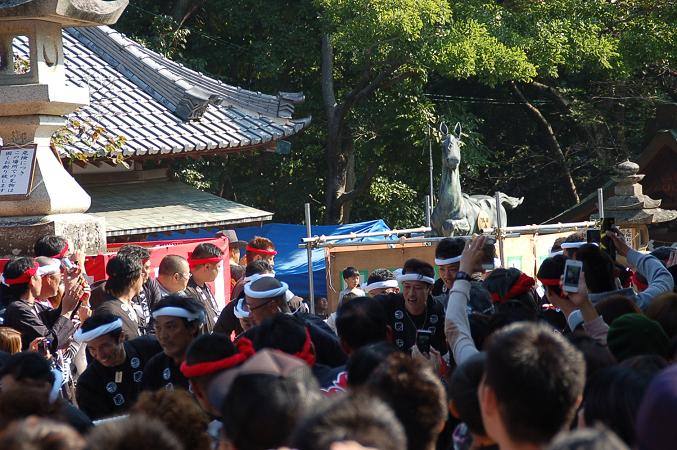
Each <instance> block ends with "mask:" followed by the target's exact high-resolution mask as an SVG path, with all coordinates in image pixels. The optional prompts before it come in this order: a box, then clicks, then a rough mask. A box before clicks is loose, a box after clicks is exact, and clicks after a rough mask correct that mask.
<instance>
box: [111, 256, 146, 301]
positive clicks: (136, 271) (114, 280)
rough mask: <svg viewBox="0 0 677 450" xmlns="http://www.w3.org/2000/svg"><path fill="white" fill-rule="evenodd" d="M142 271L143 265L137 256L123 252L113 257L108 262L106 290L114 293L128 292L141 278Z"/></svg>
mask: <svg viewBox="0 0 677 450" xmlns="http://www.w3.org/2000/svg"><path fill="white" fill-rule="evenodd" d="M142 271H143V266H142V264H141V260H140V259H139V258H138V257H137V256H132V255H131V254H124V253H123V254H122V255H120V254H118V255H116V256H114V257H112V258H111V259H110V260H108V264H106V274H108V279H107V280H106V290H107V291H108V292H109V293H111V294H113V295H118V294H122V293H124V292H126V291H127V290H128V289H129V288H131V287H132V286H133V285H134V283H136V281H137V280H138V279H139V278H141V273H142Z"/></svg>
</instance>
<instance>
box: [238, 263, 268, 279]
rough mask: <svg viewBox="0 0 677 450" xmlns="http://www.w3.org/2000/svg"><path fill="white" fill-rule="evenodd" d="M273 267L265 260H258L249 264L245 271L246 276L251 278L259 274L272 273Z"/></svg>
mask: <svg viewBox="0 0 677 450" xmlns="http://www.w3.org/2000/svg"><path fill="white" fill-rule="evenodd" d="M272 272H273V266H271V265H270V263H269V262H268V261H266V260H265V259H257V260H256V261H252V262H250V263H249V264H247V267H245V269H244V276H245V277H251V276H252V275H256V274H257V273H272Z"/></svg>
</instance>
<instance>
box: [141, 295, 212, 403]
mask: <svg viewBox="0 0 677 450" xmlns="http://www.w3.org/2000/svg"><path fill="white" fill-rule="evenodd" d="M152 315H153V320H154V321H155V336H157V339H158V341H160V345H161V346H162V353H158V354H157V355H155V356H154V357H153V358H152V359H151V360H150V361H149V362H148V365H147V366H146V368H145V369H144V371H143V385H144V390H151V391H155V390H158V389H174V388H182V389H186V390H187V389H188V379H187V378H186V377H184V376H183V374H181V371H180V370H179V367H180V366H181V363H182V362H183V361H184V360H185V359H186V351H187V350H188V346H189V345H190V343H191V342H192V341H193V339H195V338H196V337H197V336H198V334H200V331H201V329H202V326H203V325H204V323H205V321H206V317H205V315H206V313H205V309H204V307H203V306H202V304H201V303H200V302H198V301H197V300H195V299H193V298H190V297H184V296H181V295H178V294H172V295H168V296H167V297H165V298H163V299H162V300H160V301H159V302H158V303H157V304H156V305H155V306H154V307H153V310H152Z"/></svg>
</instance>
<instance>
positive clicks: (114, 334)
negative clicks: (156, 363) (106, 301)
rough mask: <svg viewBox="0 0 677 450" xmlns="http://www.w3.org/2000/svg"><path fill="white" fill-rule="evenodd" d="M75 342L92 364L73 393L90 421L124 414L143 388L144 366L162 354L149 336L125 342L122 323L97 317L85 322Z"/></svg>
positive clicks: (109, 318) (103, 315)
mask: <svg viewBox="0 0 677 450" xmlns="http://www.w3.org/2000/svg"><path fill="white" fill-rule="evenodd" d="M75 340H76V341H78V342H84V343H87V351H88V352H89V354H90V356H91V357H92V361H91V362H90V363H89V365H88V366H87V370H85V371H84V372H83V373H82V375H80V378H78V384H77V388H76V391H75V394H76V398H77V402H78V406H79V407H80V409H82V410H83V411H84V412H85V413H87V415H88V416H89V417H90V418H91V419H92V420H98V419H103V418H106V417H111V416H117V415H121V414H124V413H125V411H127V410H128V409H129V408H130V407H131V406H132V405H133V404H134V402H136V399H137V398H138V396H139V393H140V392H141V390H142V387H143V369H144V367H146V363H147V362H148V361H149V360H150V359H151V358H152V357H153V356H154V355H156V354H157V353H159V352H161V351H162V348H161V347H160V344H159V343H158V341H157V340H156V339H155V338H153V337H151V336H141V337H138V338H136V339H132V340H129V341H128V340H126V338H125V335H124V332H123V331H122V320H121V319H120V318H119V317H117V316H114V315H112V314H100V315H97V316H94V317H92V318H90V319H88V320H86V321H85V323H83V324H82V326H81V327H80V329H79V330H78V331H77V332H76V333H75Z"/></svg>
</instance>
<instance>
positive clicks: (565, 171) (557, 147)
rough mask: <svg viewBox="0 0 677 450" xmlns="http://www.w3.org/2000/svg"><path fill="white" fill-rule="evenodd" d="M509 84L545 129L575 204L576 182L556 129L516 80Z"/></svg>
mask: <svg viewBox="0 0 677 450" xmlns="http://www.w3.org/2000/svg"><path fill="white" fill-rule="evenodd" d="M509 86H510V89H511V90H512V92H513V95H514V96H515V97H516V98H517V99H518V100H519V101H520V102H521V103H522V104H524V106H525V108H526V109H527V111H528V112H529V114H530V115H531V117H532V118H533V119H534V120H535V121H536V123H537V124H538V126H539V128H541V130H542V131H543V134H544V136H545V141H546V144H547V147H548V149H549V150H550V152H551V153H552V156H553V157H554V158H555V161H557V163H558V164H559V166H560V168H561V169H562V174H563V175H564V179H565V186H566V190H567V195H568V197H569V201H570V202H572V204H573V205H575V204H576V203H578V202H579V201H580V198H579V196H578V192H577V190H576V184H575V183H574V179H573V177H572V176H571V171H570V170H569V166H568V165H567V163H566V158H565V157H564V152H563V151H562V148H561V147H560V145H559V142H557V136H555V131H554V130H553V129H552V126H551V125H550V122H549V121H548V119H546V118H545V116H544V115H543V113H541V111H540V110H539V109H538V108H537V107H536V106H534V105H533V104H532V103H531V102H530V101H529V100H528V99H527V98H526V97H525V96H524V94H523V93H522V91H521V90H520V88H519V87H517V84H515V82H513V81H511V82H510V84H509Z"/></svg>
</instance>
